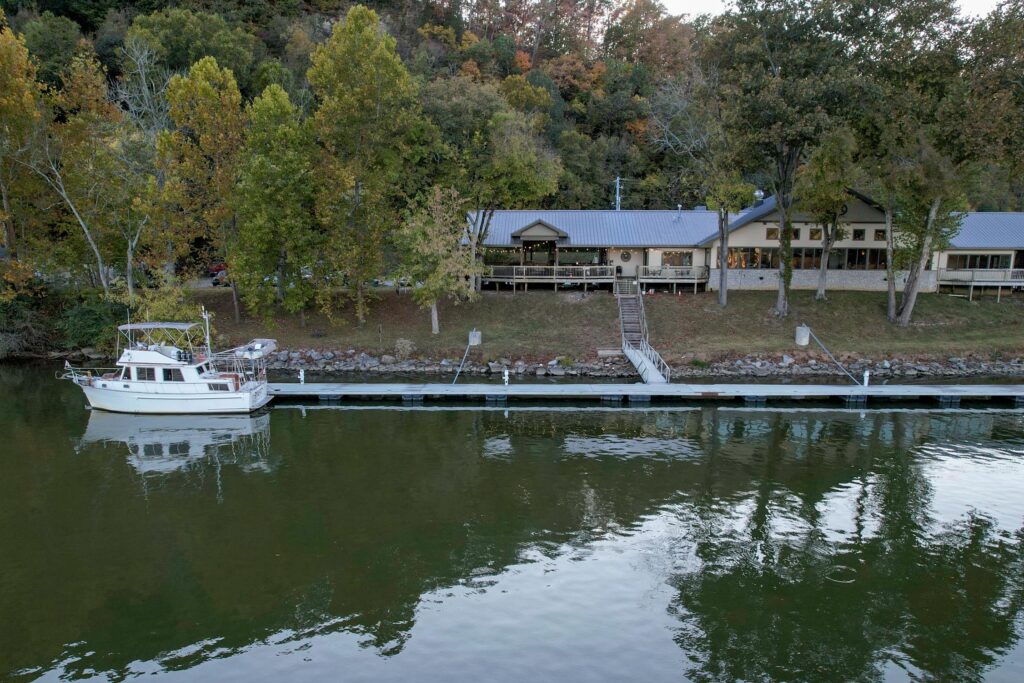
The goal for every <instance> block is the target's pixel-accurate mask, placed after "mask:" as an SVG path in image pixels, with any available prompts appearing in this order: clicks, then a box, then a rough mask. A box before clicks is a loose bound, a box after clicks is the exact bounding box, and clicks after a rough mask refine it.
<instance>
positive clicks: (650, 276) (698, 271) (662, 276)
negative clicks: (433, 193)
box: [637, 266, 711, 282]
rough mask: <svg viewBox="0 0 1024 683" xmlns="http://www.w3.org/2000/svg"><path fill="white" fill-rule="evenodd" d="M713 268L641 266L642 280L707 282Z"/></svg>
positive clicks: (640, 276) (640, 274)
mask: <svg viewBox="0 0 1024 683" xmlns="http://www.w3.org/2000/svg"><path fill="white" fill-rule="evenodd" d="M710 272H711V270H710V268H708V267H707V266H640V269H639V271H638V273H637V274H638V276H639V278H640V279H641V280H667V281H673V280H675V281H677V282H680V281H682V282H706V281H707V279H708V275H709V274H710Z"/></svg>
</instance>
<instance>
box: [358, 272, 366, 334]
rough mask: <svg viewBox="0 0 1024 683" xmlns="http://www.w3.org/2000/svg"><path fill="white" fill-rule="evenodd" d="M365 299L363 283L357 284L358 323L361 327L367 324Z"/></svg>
mask: <svg viewBox="0 0 1024 683" xmlns="http://www.w3.org/2000/svg"><path fill="white" fill-rule="evenodd" d="M364 299H365V297H364V295H363V283H362V282H359V283H356V322H358V323H359V324H360V325H364V324H366V308H365V301H364Z"/></svg>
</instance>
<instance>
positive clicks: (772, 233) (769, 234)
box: [764, 228, 779, 240]
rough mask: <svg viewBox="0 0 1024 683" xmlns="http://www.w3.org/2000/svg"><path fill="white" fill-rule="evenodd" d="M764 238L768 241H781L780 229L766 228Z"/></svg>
mask: <svg viewBox="0 0 1024 683" xmlns="http://www.w3.org/2000/svg"><path fill="white" fill-rule="evenodd" d="M764 238H765V239H766V240H777V239H779V229H778V228H765V230H764Z"/></svg>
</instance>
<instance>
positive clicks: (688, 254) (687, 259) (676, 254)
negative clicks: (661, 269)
mask: <svg viewBox="0 0 1024 683" xmlns="http://www.w3.org/2000/svg"><path fill="white" fill-rule="evenodd" d="M661 265H663V266H674V267H676V268H684V267H687V266H692V265H693V252H692V251H663V252H661Z"/></svg>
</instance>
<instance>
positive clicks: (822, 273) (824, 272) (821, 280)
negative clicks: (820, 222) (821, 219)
mask: <svg viewBox="0 0 1024 683" xmlns="http://www.w3.org/2000/svg"><path fill="white" fill-rule="evenodd" d="M838 228H839V226H838V225H835V224H833V225H832V227H831V228H829V227H828V226H822V230H823V231H824V233H825V240H824V241H823V242H822V243H821V264H820V265H819V266H818V291H817V292H815V293H814V300H815V301H826V300H828V296H827V295H826V294H825V290H826V288H827V287H828V257H829V254H831V253H832V247H833V245H835V243H836V232H837V230H838Z"/></svg>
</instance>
